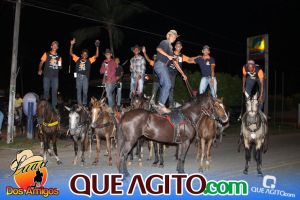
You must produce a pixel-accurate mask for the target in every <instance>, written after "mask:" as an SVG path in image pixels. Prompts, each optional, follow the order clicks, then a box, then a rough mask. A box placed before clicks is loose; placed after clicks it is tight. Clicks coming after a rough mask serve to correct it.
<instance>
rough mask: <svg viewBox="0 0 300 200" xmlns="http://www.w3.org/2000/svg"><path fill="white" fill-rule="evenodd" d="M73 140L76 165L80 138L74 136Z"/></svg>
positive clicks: (74, 162)
mask: <svg viewBox="0 0 300 200" xmlns="http://www.w3.org/2000/svg"><path fill="white" fill-rule="evenodd" d="M73 140H74V151H75V158H74V160H73V164H74V165H76V163H77V158H78V138H77V137H75V136H73Z"/></svg>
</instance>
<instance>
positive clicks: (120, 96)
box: [115, 57, 124, 110]
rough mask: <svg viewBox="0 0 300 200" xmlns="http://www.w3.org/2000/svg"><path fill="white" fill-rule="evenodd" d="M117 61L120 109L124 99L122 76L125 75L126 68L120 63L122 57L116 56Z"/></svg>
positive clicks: (118, 102) (118, 103)
mask: <svg viewBox="0 0 300 200" xmlns="http://www.w3.org/2000/svg"><path fill="white" fill-rule="evenodd" d="M115 62H116V64H117V65H118V68H117V69H116V77H117V85H116V87H117V106H118V110H120V109H121V100H122V77H123V75H124V70H123V67H122V65H120V58H118V57H116V58H115Z"/></svg>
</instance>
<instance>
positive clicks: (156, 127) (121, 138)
mask: <svg viewBox="0 0 300 200" xmlns="http://www.w3.org/2000/svg"><path fill="white" fill-rule="evenodd" d="M214 102H215V100H214V99H213V98H212V97H211V96H207V95H206V94H202V95H200V96H198V97H197V98H195V99H193V100H192V101H189V102H187V103H185V105H184V106H182V107H181V108H180V111H181V112H182V114H183V116H184V117H185V123H183V124H182V125H181V126H179V128H178V129H179V130H178V132H179V137H178V138H179V139H180V144H179V149H180V156H179V159H178V162H177V171H178V172H179V173H184V161H185V157H186V154H187V151H188V149H189V146H190V143H191V141H192V140H193V138H194V137H195V134H196V129H195V127H196V124H197V123H198V121H199V120H200V119H201V117H202V116H203V113H204V111H205V112H207V113H209V114H212V115H215V116H216V117H217V118H219V119H220V120H221V121H225V120H227V119H226V118H225V117H224V116H218V115H217V114H218V113H216V112H215V108H214ZM141 136H145V137H146V138H148V139H151V140H154V141H157V142H162V143H168V144H177V141H174V128H173V126H172V125H171V124H170V122H169V120H168V119H167V118H166V117H164V116H161V115H158V114H156V113H152V112H150V111H147V110H143V109H137V110H132V111H129V112H127V113H125V114H124V115H123V117H122V118H121V122H120V125H119V126H118V131H117V142H118V148H117V150H118V151H117V167H118V170H119V172H120V173H122V174H124V175H125V176H129V173H128V170H127V165H126V160H127V157H128V154H129V152H130V150H131V149H132V147H133V146H134V144H135V143H136V142H137V140H138V139H139V138H140V137H141Z"/></svg>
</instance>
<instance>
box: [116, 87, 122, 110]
mask: <svg viewBox="0 0 300 200" xmlns="http://www.w3.org/2000/svg"><path fill="white" fill-rule="evenodd" d="M121 100H122V83H117V106H121Z"/></svg>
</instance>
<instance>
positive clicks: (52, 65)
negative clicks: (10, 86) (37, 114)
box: [38, 41, 62, 108]
mask: <svg viewBox="0 0 300 200" xmlns="http://www.w3.org/2000/svg"><path fill="white" fill-rule="evenodd" d="M58 45H59V44H58V42H57V41H53V42H52V43H51V51H50V52H45V53H44V54H43V56H42V58H41V62H40V64H39V71H38V74H39V75H40V76H41V75H42V74H43V73H44V77H43V88H44V98H45V99H47V100H48V99H49V90H50V87H51V89H52V95H51V99H52V106H53V108H56V104H57V90H58V72H59V69H61V67H62V65H61V62H62V59H61V57H60V56H59V55H58V54H57V50H58ZM44 63H45V66H44V70H43V65H44Z"/></svg>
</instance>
